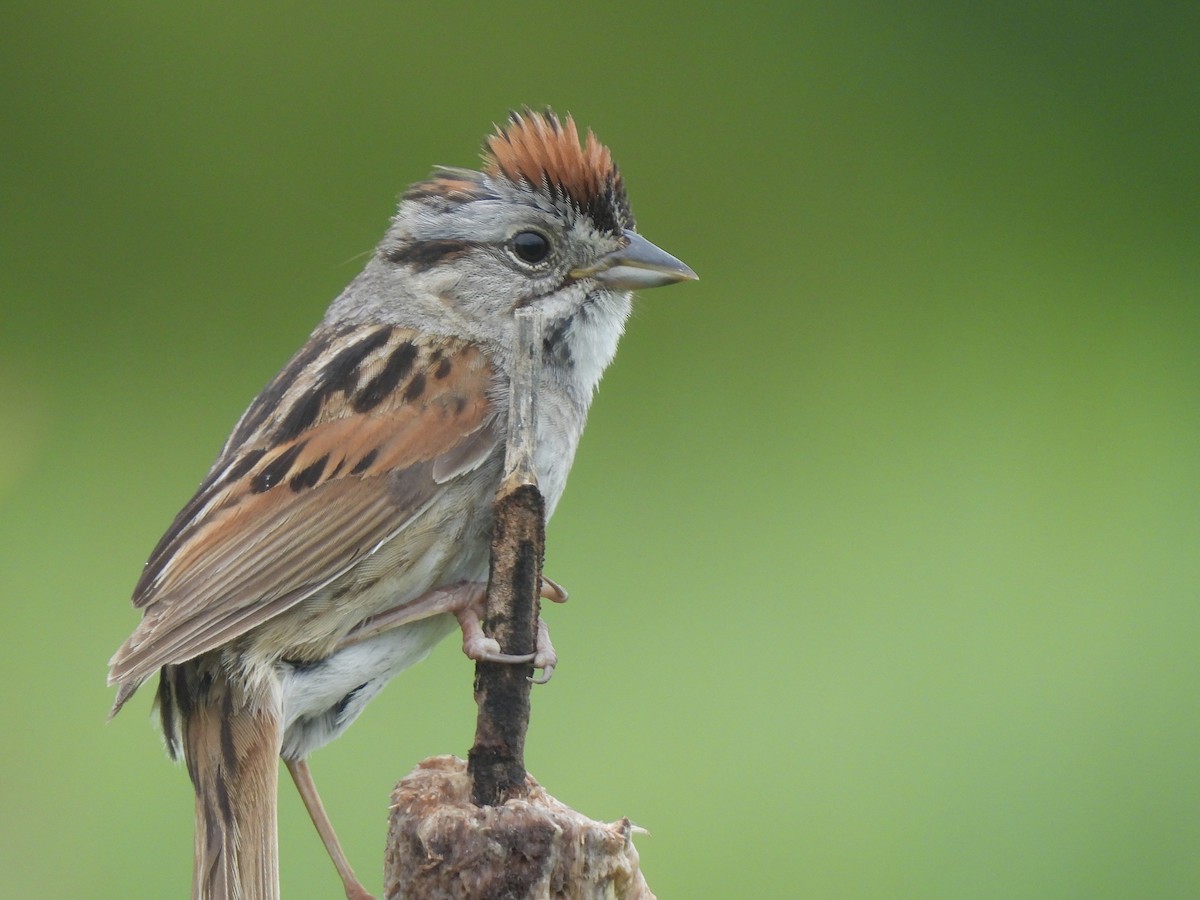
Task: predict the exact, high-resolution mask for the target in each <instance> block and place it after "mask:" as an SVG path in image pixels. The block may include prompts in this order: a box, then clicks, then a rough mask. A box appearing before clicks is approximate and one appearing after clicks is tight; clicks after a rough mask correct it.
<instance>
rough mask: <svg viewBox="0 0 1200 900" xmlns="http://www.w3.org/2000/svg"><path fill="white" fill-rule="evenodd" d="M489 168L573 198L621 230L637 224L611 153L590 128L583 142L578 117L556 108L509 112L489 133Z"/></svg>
mask: <svg viewBox="0 0 1200 900" xmlns="http://www.w3.org/2000/svg"><path fill="white" fill-rule="evenodd" d="M483 163H484V171H485V172H486V173H487V174H488V175H490V176H491V177H493V178H494V177H497V176H503V177H505V178H507V179H509V180H510V181H513V182H517V183H520V182H525V183H528V184H530V185H532V186H533V187H535V188H541V189H543V190H547V191H549V192H551V193H552V194H556V195H559V196H562V197H565V198H566V199H569V200H570V201H571V202H572V203H573V204H574V205H575V206H576V207H578V208H579V209H580V210H581V211H583V212H585V213H587V214H588V215H590V216H591V217H592V219H593V220H594V221H595V223H596V225H597V227H599V228H602V229H605V230H608V231H612V232H618V231H620V230H622V229H624V228H632V227H633V215H632V213H631V212H630V209H629V202H628V200H627V199H626V197H625V185H624V183H623V182H622V180H621V173H620V171H618V169H617V166H616V164H615V163H614V162H613V159H612V153H611V152H610V151H609V149H608V148H607V147H606V146H604V145H603V144H601V143H600V141H599V139H598V138H597V137H596V135H595V133H594V132H592V131H591V130H590V129H589V130H588V133H587V138H586V139H585V140H584V142H583V143H582V145H581V144H580V140H579V131H578V129H577V128H576V127H575V120H574V119H573V118H572V117H571V116H569V115H568V116H567V117H566V118H565V119H559V117H558V115H557V114H556V113H554V111H553V110H549V109H547V110H546V111H545V112H542V113H539V112H534V111H533V110H531V109H528V108H526V109H525V110H524V111H523V112H519V113H518V112H513V113H510V114H509V120H508V124H507V125H505V126H497V128H496V133H495V134H493V135H492V136H491V137H489V138H488V139H487V143H486V145H485V147H484V153H483Z"/></svg>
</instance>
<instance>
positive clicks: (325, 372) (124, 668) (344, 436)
mask: <svg viewBox="0 0 1200 900" xmlns="http://www.w3.org/2000/svg"><path fill="white" fill-rule="evenodd" d="M325 339H326V337H325V336H322V335H320V334H317V335H314V338H313V340H317V341H322V340H325ZM297 359H302V360H303V361H304V362H303V365H301V366H300V367H299V370H298V371H293V372H292V373H291V374H290V376H289V379H288V383H287V385H284V386H283V389H281V390H276V391H274V392H272V393H270V396H267V395H268V393H269V392H271V386H268V391H264V395H263V396H261V397H260V400H259V401H256V405H252V406H251V408H250V410H248V411H247V413H246V415H245V416H243V421H242V424H243V425H245V423H246V422H248V421H249V422H253V423H254V424H253V427H252V428H251V429H249V430H248V432H247V433H246V435H245V439H244V441H243V442H242V443H241V444H240V445H238V446H227V447H226V448H225V451H224V452H223V453H222V456H221V458H219V459H218V461H217V464H216V465H215V466H214V467H213V470H212V471H211V472H210V473H209V477H208V478H207V479H206V480H205V482H204V484H202V485H201V489H200V491H199V492H198V493H197V495H196V497H195V498H193V500H192V501H191V502H190V503H189V504H188V505H187V506H186V507H185V508H184V510H183V511H182V512H181V513H180V517H179V518H178V519H177V520H176V522H175V523H174V524H173V525H172V528H171V529H170V530H169V531H168V533H167V536H165V537H164V540H163V541H162V542H160V544H159V546H158V547H157V548H156V549H155V552H154V554H153V555H152V556H151V558H150V561H149V562H148V563H147V565H146V569H145V571H144V573H143V576H142V580H141V581H140V582H139V584H138V586H137V588H136V590H135V594H134V602H135V604H136V605H139V606H143V607H145V616H144V617H143V620H142V622H141V624H140V625H139V626H138V628H137V629H136V630H135V631H134V633H133V635H131V636H130V638H129V640H128V641H126V642H125V644H124V645H122V647H121V648H120V649H119V650H118V652H117V654H116V655H115V656H114V657H113V660H112V662H111V666H112V669H111V672H110V682H116V683H127V684H128V683H133V684H136V683H137V682H138V681H140V680H142V679H144V678H146V677H147V676H149V675H150V674H152V673H153V672H154V671H155V670H156V669H158V668H159V667H160V666H162V665H167V664H174V663H179V662H183V661H185V660H187V659H190V658H192V657H194V656H197V655H199V654H200V653H203V652H206V651H207V650H211V649H213V648H215V647H217V646H220V644H222V643H224V642H226V641H228V640H230V639H232V638H233V637H236V636H237V635H239V634H241V633H244V632H245V631H246V630H247V629H249V628H251V627H254V625H257V624H259V623H261V622H262V621H265V620H266V619H267V618H270V617H271V616H274V615H277V614H279V613H280V612H282V611H284V610H285V609H287V608H289V607H290V606H291V605H294V604H295V603H297V602H299V601H300V600H302V599H303V598H304V597H305V596H307V595H308V594H310V593H311V592H312V591H314V590H316V589H318V588H319V587H320V586H321V585H323V584H326V583H328V582H329V581H330V580H331V579H332V578H334V577H337V575H339V574H341V572H343V571H345V570H346V568H347V567H348V566H350V565H352V564H353V563H354V562H355V561H356V560H357V559H359V558H361V557H362V556H363V555H365V554H367V553H369V552H371V551H372V550H373V549H374V548H375V547H377V546H378V545H379V544H380V543H381V542H382V541H384V540H386V539H388V538H389V537H391V536H392V535H394V534H396V533H398V532H399V531H400V530H401V529H402V528H403V525H404V523H405V522H406V521H407V520H408V519H410V518H411V517H412V516H413V515H414V514H416V513H417V512H419V511H420V509H421V508H422V507H423V506H424V504H425V503H427V502H428V501H429V500H430V499H431V498H432V497H433V496H434V495H435V493H436V492H437V491H438V490H439V489H440V482H441V481H444V480H445V477H444V476H445V473H446V472H451V473H453V474H462V473H464V472H466V471H469V470H470V469H472V468H474V467H475V466H478V465H479V464H480V463H482V462H483V460H484V459H486V458H487V456H488V455H489V454H490V453H491V452H492V451H493V450H494V449H495V447H496V445H497V443H498V439H497V437H496V435H495V434H494V433H493V430H494V429H493V425H494V415H493V410H492V405H491V402H490V400H489V389H490V387H491V382H492V377H493V369H492V366H491V365H490V363H489V362H488V360H487V358H486V357H485V356H484V354H483V353H482V351H481V350H480V349H479V348H478V347H476V346H474V345H470V344H466V343H464V342H461V341H449V340H445V341H438V342H430V341H428V340H421V339H420V338H419V337H418V336H417V335H416V334H414V333H412V332H410V331H406V330H403V329H396V328H391V327H387V326H363V327H361V328H359V329H353V330H351V331H349V332H343V333H340V334H339V335H337V339H336V340H329V341H328V347H327V350H326V352H324V353H317V354H313V353H311V352H307V351H304V350H302V351H301V352H300V353H299V354H297ZM285 371H287V370H286V369H285ZM272 384H274V382H273V383H272ZM259 402H266V403H269V404H270V405H271V408H270V409H269V410H267V411H266V412H265V413H264V412H262V411H260V410H258V409H257V403H259ZM239 427H240V426H239ZM235 433H236V432H235ZM435 471H437V472H438V474H439V475H442V476H443V477H442V478H438V477H436V476H435ZM181 520H182V521H181ZM126 696H128V695H127V694H126Z"/></svg>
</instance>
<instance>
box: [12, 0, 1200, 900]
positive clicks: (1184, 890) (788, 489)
mask: <svg viewBox="0 0 1200 900" xmlns="http://www.w3.org/2000/svg"><path fill="white" fill-rule="evenodd" d="M0 15H2V20H0V77H2V78H3V99H2V102H0V116H2V117H3V119H2V128H3V133H2V135H0V138H2V148H3V149H2V150H0V153H2V154H3V166H2V167H0V189H2V195H0V205H2V207H3V217H4V240H3V242H2V243H0V302H2V304H3V306H2V310H0V315H2V320H0V509H2V518H0V556H2V559H0V590H2V603H3V607H2V610H3V632H2V633H3V637H4V641H3V643H4V650H3V652H2V653H0V692H2V693H0V704H2V707H0V708H2V709H3V714H4V727H3V728H2V729H0V765H2V766H3V771H2V773H0V810H2V812H0V871H2V876H0V893H2V894H4V895H6V896H12V897H17V896H38V897H47V896H49V897H170V896H175V897H181V896H185V895H186V891H187V885H188V881H189V878H190V865H191V864H190V855H191V836H190V835H191V789H190V786H189V785H188V783H187V778H186V775H185V774H184V772H183V771H182V770H181V769H180V768H177V767H173V766H172V765H170V764H169V763H168V762H167V760H166V759H165V757H164V756H163V754H162V752H161V745H160V742H159V739H158V738H157V737H156V735H155V733H154V731H153V730H152V728H151V725H150V723H149V722H148V709H149V702H150V696H149V692H144V693H143V694H139V696H138V697H137V698H135V700H133V701H132V702H131V704H130V706H129V707H128V708H127V710H126V712H125V713H123V714H122V715H121V716H120V717H119V718H118V719H117V720H116V721H114V722H113V723H110V724H108V725H105V721H104V717H105V713H106V710H107V707H108V704H109V702H110V700H111V692H110V691H109V690H108V689H106V687H105V686H104V671H105V662H106V660H107V658H108V656H109V654H110V653H111V652H112V651H113V650H114V649H115V648H116V646H117V644H118V643H119V642H120V641H121V640H122V639H123V638H124V637H125V636H126V635H127V634H128V632H129V631H130V630H131V629H132V628H133V626H134V624H135V622H136V621H137V615H136V614H135V612H134V611H133V610H132V609H131V608H130V606H129V603H128V597H129V593H130V590H131V588H132V585H133V583H134V581H135V579H136V577H137V574H138V571H139V567H140V566H141V564H142V562H143V561H144V559H145V557H146V555H147V553H148V552H149V550H150V548H151V547H152V546H153V544H154V542H155V540H156V539H157V537H158V535H159V534H160V533H161V531H162V530H163V529H164V528H165V527H166V525H167V523H168V522H169V521H170V519H171V517H172V516H173V515H174V513H175V511H176V510H177V509H178V508H179V507H180V506H181V505H182V503H183V502H184V501H185V500H187V498H188V496H189V495H190V493H191V491H192V489H193V488H194V487H195V485H196V483H197V482H198V481H199V479H200V477H201V475H202V474H203V473H204V471H205V469H206V468H207V466H208V464H209V463H210V462H211V460H212V458H213V457H214V455H215V454H216V452H217V450H218V448H219V446H220V444H221V442H222V440H223V439H224V437H225V435H226V434H227V433H228V430H229V428H230V427H231V425H232V424H233V422H234V420H235V419H236V417H237V416H238V414H239V413H240V412H241V410H242V408H243V407H244V406H245V404H246V403H248V402H249V400H250V399H251V398H252V397H253V395H254V394H255V393H256V392H257V391H258V389H259V388H260V387H261V386H262V385H263V384H264V383H265V382H266V380H267V379H268V378H269V377H270V376H271V375H272V374H273V373H274V372H275V370H276V369H277V368H278V367H279V366H280V365H281V364H282V363H283V362H284V360H286V358H287V357H288V356H289V355H290V354H291V352H292V351H293V350H294V349H295V348H296V347H297V346H298V345H299V344H300V343H301V342H302V341H303V340H304V338H305V336H306V335H307V333H308V331H309V329H310V328H311V326H312V325H313V324H314V323H315V321H316V320H317V319H318V318H319V316H320V315H321V313H322V311H323V309H324V307H325V305H326V304H327V303H328V302H329V300H330V299H332V297H333V296H334V295H335V294H336V293H337V292H338V291H339V290H340V288H341V287H342V286H343V285H344V284H345V283H346V282H347V281H348V280H349V279H350V278H351V277H352V276H353V275H354V274H355V273H356V272H357V270H358V268H359V267H360V266H361V258H362V254H364V253H366V252H369V251H370V249H371V248H372V246H373V245H374V243H375V241H376V240H377V239H378V237H379V236H380V235H381V234H382V230H383V228H384V225H385V223H386V221H387V217H388V216H389V214H390V213H391V211H392V206H393V202H394V198H395V196H396V195H397V194H398V193H399V192H400V191H401V190H402V189H403V187H404V186H405V185H407V184H408V183H410V182H412V181H413V180H416V179H419V178H421V177H423V176H424V175H425V174H426V173H427V172H428V171H429V169H430V168H431V166H432V165H433V164H435V163H442V164H451V165H472V164H473V163H474V161H475V160H476V159H477V155H476V154H477V151H478V146H479V143H480V140H481V138H482V137H483V135H484V134H485V133H486V132H487V131H489V130H490V128H491V124H492V122H494V121H499V120H500V119H502V117H503V116H504V114H505V111H506V110H507V109H508V108H510V107H513V106H517V105H519V104H523V103H529V104H534V105H543V104H552V105H553V106H554V107H555V108H557V109H558V110H560V111H564V112H565V111H571V112H573V113H574V114H575V116H576V117H577V118H578V119H579V120H580V122H581V123H583V124H588V125H591V126H592V127H594V128H595V129H596V130H597V132H598V133H599V135H600V136H601V138H602V139H603V140H604V141H605V142H606V143H608V144H609V145H610V146H611V147H612V148H613V150H614V153H615V156H616V158H617V159H618V161H619V163H620V165H621V167H622V171H623V172H624V174H625V176H626V180H627V183H628V186H629V190H630V195H631V198H632V200H633V205H634V208H635V210H636V211H637V213H638V217H639V224H640V228H641V230H642V232H643V233H644V234H645V235H647V236H648V237H649V238H650V239H651V240H654V241H655V242H657V243H659V244H660V245H661V246H663V247H664V248H666V249H668V250H669V251H670V252H672V253H674V254H676V255H677V256H679V257H680V258H681V259H683V260H685V261H686V262H688V263H690V264H691V265H692V266H693V267H694V268H695V269H696V271H697V272H699V273H700V276H701V281H700V282H699V283H698V284H690V285H683V286H678V287H672V288H670V289H667V290H663V291H654V292H649V293H648V294H647V295H646V296H645V297H644V298H642V300H641V301H640V302H639V304H638V308H637V312H636V314H635V317H634V319H633V320H632V321H631V323H630V327H629V331H628V335H627V337H626V339H625V341H624V343H623V345H622V349H621V352H620V354H619V356H618V360H617V363H616V364H615V366H614V368H613V369H612V370H611V371H610V372H609V375H608V376H607V378H606V379H605V383H604V385H603V389H602V390H601V392H600V395H599V398H598V401H597V403H596V406H595V408H594V411H593V415H592V419H591V423H590V427H589V430H588V433H587V436H586V438H585V440H584V443H583V446H582V448H581V451H580V454H579V457H578V461H577V463H576V466H575V470H574V473H573V475H572V483H571V485H570V488H569V489H568V491H567V494H566V497H565V499H564V502H563V503H562V505H561V507H560V511H559V513H558V514H557V516H556V518H555V520H554V522H553V523H552V526H551V529H550V536H549V541H550V544H549V558H548V569H547V571H548V573H549V574H551V575H552V576H553V577H554V578H556V579H558V580H560V581H561V582H562V583H563V584H565V585H566V586H567V587H568V588H569V589H570V590H571V593H572V599H571V602H570V603H569V604H568V605H567V606H565V607H561V608H559V607H556V608H553V609H551V610H550V611H549V612H548V617H549V620H550V622H551V627H552V629H553V632H554V636H555V642H556V645H557V647H558V650H559V651H560V654H561V656H562V660H563V662H562V666H561V668H560V670H559V672H558V673H557V675H556V676H555V679H554V681H553V682H552V683H551V684H550V685H549V686H546V687H541V688H538V689H537V690H536V692H535V698H534V703H535V706H534V720H533V728H532V732H531V735H530V739H529V740H530V743H529V760H528V761H529V765H530V769H531V771H532V772H533V773H534V774H535V775H536V776H537V777H538V778H539V779H540V780H541V781H542V782H543V783H544V784H545V785H546V786H547V787H548V788H549V789H550V790H551V791H552V792H553V793H554V794H556V795H557V796H558V797H559V798H560V799H562V800H563V801H564V802H566V803H568V804H570V805H572V806H573V807H575V808H577V809H579V810H582V811H585V812H587V813H588V814H590V815H592V816H594V817H596V818H603V819H615V818H618V817H620V816H622V815H628V816H629V817H631V818H632V819H633V820H634V821H635V822H637V823H639V824H641V825H643V826H645V827H647V828H648V829H649V830H650V831H651V832H652V835H651V836H649V837H643V838H641V839H640V840H639V842H638V846H639V848H640V850H641V854H642V860H643V864H644V869H645V872H646V874H647V877H648V879H649V881H650V884H651V886H652V887H653V888H654V889H655V890H656V892H657V893H658V894H659V895H660V896H662V897H664V898H667V897H797V896H799V897H885V898H888V897H914V898H935V897H945V898H968V897H970V898H975V897H997V898H1001V897H1002V898H1013V897H1053V898H1060V897H1089V898H1091V897H1195V896H1198V895H1200V764H1198V760H1200V715H1198V708H1197V707H1198V700H1200V553H1198V552H1197V551H1198V549H1200V209H1198V206H1200V201H1198V198H1200V184H1198V180H1200V179H1198V177H1197V172H1198V167H1200V153H1198V148H1200V53H1198V52H1197V49H1196V48H1197V46H1198V45H1200V6H1197V4H1195V3H1179V4H1167V3H1158V4H1155V3H1150V4H1145V3H1141V4H1134V3H1128V4H1118V3H1105V2H1077V3H1061V2H1060V3H1054V2H1049V3H1047V2H1045V0H1037V2H1013V0H1006V2H983V3H974V4H960V3H924V4H894V3H884V2H869V0H848V2H845V0H844V2H839V3H836V4H834V3H829V4H816V5H812V4H804V5H794V4H776V5H763V6H748V5H735V4H727V5H726V4H721V5H717V4H714V5H712V6H711V7H709V8H705V7H704V6H702V5H698V4H695V3H681V2H666V3H645V2H639V3H632V2H624V0H620V2H616V3H606V4H588V5H587V6H583V5H579V6H569V5H566V4H542V3H525V4H504V5H495V6H488V5H485V4H453V3H442V4H436V5H435V4H423V5H420V6H417V5H411V6H410V5H406V4H403V3H384V2H374V3H353V4H344V5H335V4H316V3H313V4H293V5H290V6H282V5H277V4H246V3H232V2H214V3H207V4H162V3H150V2H144V3H130V2H115V0H114V2H107V3H95V4H41V3H37V4H35V3H28V2H9V3H7V4H5V8H4V11H3V13H2V14H0ZM455 643H456V642H454V641H447V642H446V643H445V644H444V645H443V646H441V647H440V648H439V650H438V652H437V653H435V654H434V657H433V658H431V659H430V660H429V661H428V662H427V663H426V664H424V665H422V666H420V667H418V668H417V669H415V670H413V671H411V672H410V673H408V674H406V675H405V676H404V677H403V678H401V679H399V680H397V682H396V683H394V684H393V685H392V686H391V687H390V688H389V689H388V690H387V691H386V692H385V693H384V695H383V696H382V697H380V698H379V699H378V700H376V701H375V702H374V703H373V705H372V707H371V708H370V709H369V710H368V711H367V713H366V714H365V715H364V716H363V717H362V719H360V720H359V722H358V723H357V724H356V725H355V726H354V728H352V729H351V730H350V732H349V733H348V734H347V735H346V736H345V737H344V738H342V739H341V740H340V741H338V742H337V743H336V744H335V745H334V746H331V747H329V748H328V749H326V750H323V751H321V752H319V753H318V754H316V755H315V756H314V758H313V761H312V762H313V768H314V772H315V774H316V777H317V780H318V783H319V784H320V785H321V787H322V789H323V792H324V796H325V800H326V803H327V805H328V806H329V808H330V811H331V815H332V816H333V818H334V821H335V822H336V824H337V825H338V827H339V830H340V832H341V835H342V837H343V840H344V842H345V844H346V846H347V850H348V852H349V854H350V856H351V858H352V860H353V861H354V863H355V864H356V867H357V868H358V870H359V872H360V874H362V875H363V877H364V879H365V880H366V882H367V883H368V885H369V886H371V887H373V888H374V889H376V890H377V889H378V888H379V886H380V882H381V875H380V872H379V869H380V860H381V858H382V844H383V838H384V827H385V818H386V813H387V804H388V794H389V791H390V788H391V786H392V784H393V782H394V781H395V780H396V779H397V778H399V777H400V776H402V775H404V774H405V773H406V772H408V771H409V770H410V769H411V767H412V766H413V765H414V764H415V763H416V762H417V761H418V760H419V759H421V758H423V757H425V756H428V755H433V754H438V753H459V754H463V753H465V751H466V749H467V747H468V746H469V743H470V737H471V734H472V730H473V725H474V711H473V706H472V702H471V693H470V688H471V667H470V666H469V665H468V664H467V662H466V661H465V660H464V659H463V658H462V657H461V654H460V653H459V651H458V650H457V648H456V646H455ZM282 796H283V799H282V813H281V815H282V825H281V830H282V868H283V886H284V896H285V897H287V898H317V897H322V898H324V897H335V896H339V886H338V884H337V882H336V880H335V878H334V874H333V870H332V868H331V866H330V865H329V863H328V861H327V860H326V859H325V857H324V854H323V851H322V850H321V847H320V844H319V843H318V841H317V838H316V836H315V833H314V832H313V830H312V828H311V827H310V825H309V823H308V822H307V820H306V818H305V815H304V812H303V809H302V808H301V806H300V805H299V803H298V801H297V799H296V798H295V795H294V793H293V792H292V791H291V790H290V788H289V789H286V790H284V791H283V792H282Z"/></svg>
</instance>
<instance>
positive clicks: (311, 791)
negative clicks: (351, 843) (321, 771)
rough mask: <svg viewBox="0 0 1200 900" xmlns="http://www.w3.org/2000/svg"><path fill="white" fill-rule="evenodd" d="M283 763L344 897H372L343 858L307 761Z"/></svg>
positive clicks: (349, 899)
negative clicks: (334, 872) (335, 871)
mask: <svg viewBox="0 0 1200 900" xmlns="http://www.w3.org/2000/svg"><path fill="white" fill-rule="evenodd" d="M283 762H284V765H286V766H287V768H288V771H289V772H291V773H292V781H294V782H296V790H297V791H299V792H300V799H301V800H303V801H304V807H305V809H307V810H308V815H309V817H310V818H311V819H312V821H313V825H315V826H316V827H317V834H319V835H320V836H321V842H322V843H323V844H325V849H326V850H327V851H328V852H329V858H330V859H331V860H333V867H334V868H335V869H337V871H338V875H339V876H341V879H342V887H343V888H345V891H346V898H347V900H375V898H374V897H373V896H372V895H371V893H370V892H369V891H368V890H367V889H366V888H365V887H363V886H362V883H361V882H359V880H358V878H357V876H355V874H354V870H353V869H352V868H350V862H349V860H347V859H346V854H345V853H343V852H342V845H341V844H340V843H339V842H338V839H337V835H336V834H334V831H333V823H332V822H330V821H329V816H328V815H327V814H326V812H325V805H324V804H323V803H322V802H321V796H320V795H319V794H318V793H317V786H316V784H315V783H313V780H312V773H311V772H310V771H309V770H308V762H307V761H305V760H303V759H295V760H293V759H285V760H284V761H283Z"/></svg>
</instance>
